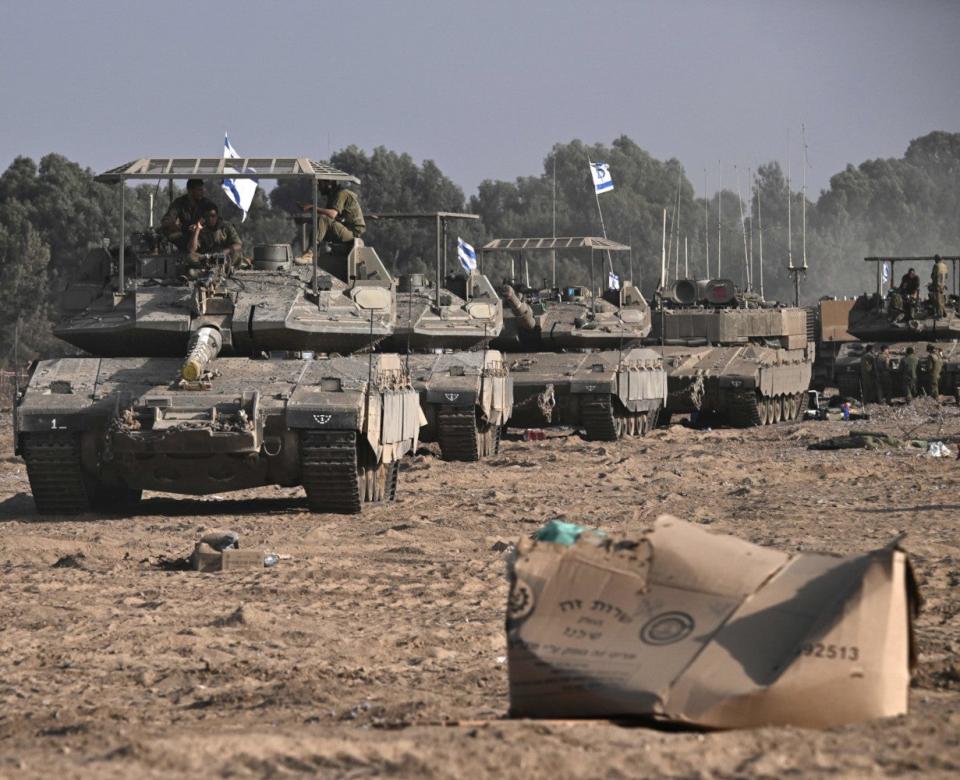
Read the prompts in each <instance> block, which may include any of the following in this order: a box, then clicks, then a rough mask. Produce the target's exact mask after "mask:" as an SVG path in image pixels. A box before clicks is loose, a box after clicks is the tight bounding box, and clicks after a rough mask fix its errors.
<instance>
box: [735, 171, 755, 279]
mask: <svg viewBox="0 0 960 780" xmlns="http://www.w3.org/2000/svg"><path fill="white" fill-rule="evenodd" d="M733 172H734V173H735V174H736V177H737V200H738V201H739V202H740V233H741V234H742V235H743V286H744V288H745V289H746V290H747V291H748V292H749V291H750V288H751V285H750V262H749V258H748V257H747V222H746V220H745V219H744V216H743V195H742V194H741V192H740V171H739V170H738V169H737V166H736V165H734V166H733Z"/></svg>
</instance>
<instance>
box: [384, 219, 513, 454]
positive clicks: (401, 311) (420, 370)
mask: <svg viewBox="0 0 960 780" xmlns="http://www.w3.org/2000/svg"><path fill="white" fill-rule="evenodd" d="M369 218H370V220H371V221H372V222H373V224H376V223H377V222H379V221H381V220H430V221H432V222H434V223H435V224H436V228H437V236H436V237H437V254H436V274H435V277H434V279H433V280H430V279H428V277H427V275H426V274H421V273H413V274H407V275H404V276H401V277H400V279H399V284H398V287H397V294H396V304H397V320H396V327H395V328H394V330H393V334H392V335H391V336H390V337H388V338H386V339H384V340H383V341H382V342H381V343H380V344H379V345H378V349H382V350H390V351H393V352H397V353H401V354H403V355H405V357H404V361H405V363H406V364H407V366H408V368H409V370H410V376H411V379H412V381H413V385H414V387H415V388H416V389H417V391H418V392H419V393H420V406H421V408H422V409H423V411H424V414H425V416H426V421H427V422H426V425H425V427H424V428H423V430H422V431H421V436H422V438H423V439H425V440H429V441H436V442H437V443H438V444H439V445H440V452H441V456H442V457H443V458H444V460H458V461H476V460H479V459H481V458H484V457H486V456H489V455H493V454H495V453H496V452H498V451H499V447H500V436H501V432H502V430H503V427H504V425H505V424H506V422H507V420H508V419H509V418H510V413H511V409H512V406H513V385H512V381H511V379H510V376H509V372H508V371H507V369H506V366H505V364H504V360H503V356H502V355H501V354H500V352H498V351H497V350H495V349H490V347H489V342H490V339H492V338H494V337H496V336H498V335H499V334H500V331H501V329H502V327H503V304H502V303H501V301H500V298H499V297H498V296H497V293H496V290H495V289H494V287H493V285H492V284H491V283H490V281H489V280H488V279H487V277H486V276H484V275H483V274H482V273H480V272H479V271H478V270H477V269H476V268H475V267H471V265H470V264H469V261H468V262H467V265H466V266H465V267H464V268H463V273H460V274H447V261H446V247H447V240H446V239H447V222H448V221H450V220H466V219H471V220H472V219H479V216H478V215H476V214H460V213H454V212H428V213H404V214H371V215H369ZM440 280H444V281H443V283H442V284H441V283H440Z"/></svg>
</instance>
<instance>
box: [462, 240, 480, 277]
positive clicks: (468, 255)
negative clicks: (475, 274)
mask: <svg viewBox="0 0 960 780" xmlns="http://www.w3.org/2000/svg"><path fill="white" fill-rule="evenodd" d="M457 260H459V261H460V265H462V266H463V270H464V271H466V272H467V273H470V272H471V271H476V270H477V253H476V251H475V250H474V248H473V247H472V246H470V244H468V243H467V242H466V241H464V240H463V239H462V238H460V237H459V236H457Z"/></svg>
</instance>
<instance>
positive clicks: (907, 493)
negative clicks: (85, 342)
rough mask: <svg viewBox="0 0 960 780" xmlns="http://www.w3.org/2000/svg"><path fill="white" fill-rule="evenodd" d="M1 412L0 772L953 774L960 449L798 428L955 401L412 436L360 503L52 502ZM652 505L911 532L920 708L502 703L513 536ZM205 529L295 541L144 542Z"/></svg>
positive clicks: (905, 415) (787, 536) (606, 523)
mask: <svg viewBox="0 0 960 780" xmlns="http://www.w3.org/2000/svg"><path fill="white" fill-rule="evenodd" d="M3 425H4V427H3V429H2V430H0V447H2V452H5V453H7V456H6V457H3V458H2V459H0V571H2V588H0V702H2V707H0V777H51V776H56V777H59V778H68V777H75V776H97V777H171V776H182V775H187V774H191V775H195V776H199V775H198V773H202V774H203V775H214V776H224V777H246V776H271V777H285V776H295V775H301V774H309V773H314V772H316V773H319V774H322V775H324V776H339V777H366V776H372V775H393V776H416V777H484V776H488V777H498V778H503V777H507V778H509V777H518V778H519V777H524V778H527V777H554V778H557V777H572V776H580V777H611V778H616V777H639V776H650V777H656V776H659V777H704V778H721V777H746V776H752V777H770V778H783V777H789V776H798V777H799V776H803V777H820V776H823V777H826V776H830V777H838V776H839V777H873V776H887V775H908V774H909V775H913V774H924V775H928V776H950V775H953V776H956V774H957V773H958V771H960V657H958V655H960V597H958V585H960V550H958V545H957V525H958V518H960V496H958V487H960V466H958V464H957V462H956V461H955V460H953V459H936V458H927V457H922V456H919V455H918V454H917V453H916V452H908V451H901V450H895V451H889V450H876V451H866V450H843V451H832V452H819V451H810V450H808V449H807V445H808V444H810V443H811V442H814V441H817V440H818V439H822V438H826V437H829V436H832V435H837V434H841V435H842V434H844V433H846V432H847V431H849V430H851V428H853V427H859V428H868V429H880V430H885V431H888V432H891V433H894V434H897V435H903V434H904V433H907V432H910V433H911V435H913V436H917V435H939V436H940V438H943V439H945V440H946V441H948V442H955V441H957V440H958V439H960V417H958V413H957V409H956V408H955V407H945V411H944V412H943V414H942V416H938V414H937V413H936V412H935V411H934V410H933V409H932V408H931V407H930V406H929V405H928V406H926V407H924V406H922V405H921V406H920V408H914V409H913V410H910V411H906V412H899V413H897V414H894V413H892V412H887V411H884V413H883V420H880V421H877V420H874V421H871V422H870V423H855V424H850V423H839V422H836V423H834V422H830V423H825V422H821V423H818V422H807V423H803V424H783V425H779V426H774V427H768V428H761V429H754V430H750V431H745V432H744V431H734V430H722V431H694V430H690V429H687V428H684V427H682V426H680V425H674V426H673V427H671V428H669V429H661V430H658V431H655V432H654V433H653V434H651V435H650V436H648V437H647V438H646V439H643V440H632V441H628V442H622V443H617V444H604V445H598V444H595V443H589V442H585V441H583V440H581V439H580V438H579V437H577V436H567V437H554V438H550V439H548V440H546V441H543V442H530V443H525V442H523V441H516V440H514V441H507V442H505V444H504V446H503V450H502V452H501V454H500V455H499V456H498V457H496V458H494V459H493V460H491V461H489V462H486V463H483V464H476V465H458V464H451V463H444V462H442V461H440V460H439V459H438V458H437V457H436V455H435V453H433V452H431V451H430V450H429V449H424V450H423V451H422V452H421V454H419V455H418V456H417V457H416V458H414V459H413V460H412V461H411V462H409V463H408V464H407V465H406V467H405V468H404V470H403V471H402V474H401V482H400V495H399V498H398V500H397V502H396V504H393V505H388V506H384V507H376V508H373V509H372V510H369V511H366V512H365V514H364V515H363V516H362V517H361V518H355V519H344V518H341V517H334V516H327V515H311V514H309V513H308V512H307V511H306V507H305V505H304V501H303V498H302V493H301V492H300V491H299V490H288V489H284V490H280V489H266V490H262V491H256V492H251V493H248V494H242V495H239V496H235V497H231V498H230V499H223V498H219V499H217V498H213V499H207V500H204V501H199V500H188V499H183V498H176V499H174V498H170V497H164V496H148V498H147V500H146V501H145V502H144V504H143V506H142V512H141V514H140V515H139V516H137V517H133V518H126V519H103V518H98V517H94V516H89V517H85V518H83V519H80V520H56V519H54V520H49V521H41V520H39V519H38V518H37V517H36V516H35V514H34V511H33V504H32V501H31V499H30V496H29V490H28V484H27V480H26V474H25V469H24V466H23V463H22V461H20V460H19V459H17V458H14V457H13V455H12V447H11V445H10V429H9V424H8V423H4V424H3ZM915 426H919V428H918V429H917V430H916V431H913V428H914V427H915ZM951 446H955V445H951ZM662 512H671V513H674V514H676V515H678V516H680V517H682V518H685V519H688V520H691V521H694V522H698V523H703V524H707V525H708V526H709V527H710V528H714V529H717V530H720V531H725V532H730V533H734V534H737V535H738V536H740V537H742V538H745V539H748V540H750V541H752V542H756V543H759V544H763V545H770V546H774V547H778V548H780V549H785V550H834V551H837V552H850V551H855V550H864V549H869V548H873V547H878V546H880V545H882V544H884V543H885V542H887V541H888V540H890V538H891V537H893V536H894V535H896V534H897V533H899V532H901V531H905V532H907V533H908V537H907V540H906V543H905V544H906V546H907V548H908V549H909V551H910V552H911V554H912V556H913V561H914V564H915V566H916V568H917V571H918V574H919V577H920V581H921V586H922V590H923V594H924V596H925V598H926V605H925V609H924V612H923V613H922V615H921V617H920V619H919V623H918V625H917V634H918V639H919V649H920V662H921V665H920V669H919V670H918V675H917V678H916V681H915V684H914V687H913V689H912V691H911V697H910V705H911V711H910V714H909V715H907V716H905V717H901V718H896V719H892V720H886V721H877V722H871V723H864V724H859V725H851V726H847V727H843V728H836V729H832V730H829V731H822V732H817V731H804V730H800V729H791V728H769V729H761V730H756V731H735V732H716V733H696V732H692V731H671V730H653V729H649V728H637V727H634V728H628V727H623V726H616V725H612V724H608V723H591V722H584V723H555V722H535V721H511V720H507V719H506V718H505V715H506V712H507V708H508V698H507V675H506V666H505V664H504V663H503V657H504V655H505V652H506V651H505V642H504V631H503V614H504V602H505V598H506V583H505V579H504V552H503V548H504V547H505V545H506V544H508V543H509V542H511V541H513V540H515V539H517V538H518V537H520V536H522V535H525V534H530V533H531V532H532V531H533V530H534V529H536V528H537V527H538V526H539V525H540V524H541V523H543V522H544V521H545V520H547V519H549V518H552V517H556V516H559V515H564V516H566V518H568V519H571V520H577V521H581V522H586V523H589V524H595V525H599V526H603V527H604V528H607V529H615V530H630V531H635V532H639V531H640V530H641V529H642V528H644V527H645V525H646V524H648V523H649V522H650V521H651V520H652V519H653V518H654V517H655V516H656V515H658V514H660V513H662ZM211 527H226V528H231V529H234V530H236V531H238V532H240V533H241V534H242V540H243V543H244V545H245V546H248V547H262V548H264V549H268V550H272V551H276V552H279V553H281V554H285V555H289V556H290V558H289V559H285V560H283V561H281V563H280V564H279V565H278V566H276V567H275V568H273V569H269V570H263V571H257V572H245V573H231V574H196V573H193V572H184V571H168V570H164V569H163V568H162V567H160V566H158V562H159V560H160V559H161V558H162V557H169V558H174V557H178V556H182V555H185V554H186V553H187V552H188V551H189V550H190V549H191V548H192V545H193V541H194V539H195V538H196V536H197V535H198V533H199V532H200V531H201V530H202V529H205V528H211ZM58 562H59V563H58Z"/></svg>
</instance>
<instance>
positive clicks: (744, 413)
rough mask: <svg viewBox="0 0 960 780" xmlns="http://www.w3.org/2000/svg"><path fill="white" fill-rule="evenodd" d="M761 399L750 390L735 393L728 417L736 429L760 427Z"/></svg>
mask: <svg viewBox="0 0 960 780" xmlns="http://www.w3.org/2000/svg"><path fill="white" fill-rule="evenodd" d="M760 403H762V401H761V399H760V398H758V397H757V394H756V393H754V392H753V391H751V390H747V391H745V392H740V393H737V394H736V395H735V396H734V397H733V398H732V399H731V403H730V408H729V412H728V417H729V420H730V423H731V424H732V425H733V426H734V427H736V428H749V427H751V426H753V425H760Z"/></svg>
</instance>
